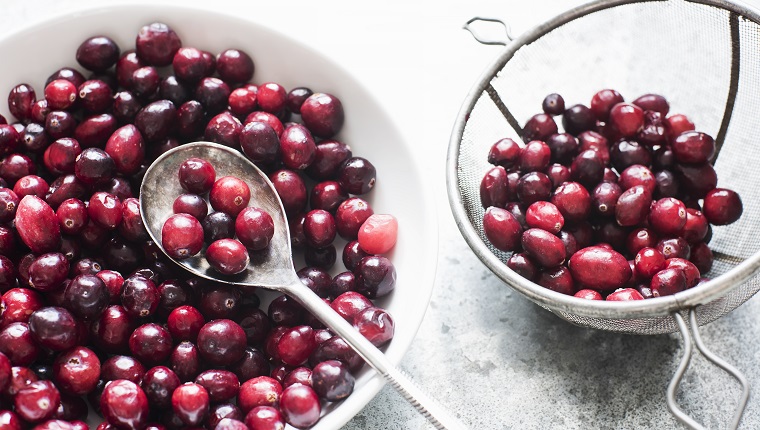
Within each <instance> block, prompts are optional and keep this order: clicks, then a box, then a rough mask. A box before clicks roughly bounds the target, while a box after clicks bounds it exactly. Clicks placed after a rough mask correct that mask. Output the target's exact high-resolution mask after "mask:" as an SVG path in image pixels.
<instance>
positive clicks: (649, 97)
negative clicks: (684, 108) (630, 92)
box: [633, 94, 670, 116]
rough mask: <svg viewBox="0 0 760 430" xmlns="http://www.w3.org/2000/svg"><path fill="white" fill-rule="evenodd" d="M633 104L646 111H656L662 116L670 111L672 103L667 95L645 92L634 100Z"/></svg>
mask: <svg viewBox="0 0 760 430" xmlns="http://www.w3.org/2000/svg"><path fill="white" fill-rule="evenodd" d="M633 104H635V105H636V106H638V107H640V108H641V109H643V110H645V111H648V110H649V111H656V112H658V113H660V114H662V116H666V115H667V114H668V111H670V105H669V104H668V101H667V100H666V99H665V97H663V96H661V95H659V94H644V95H643V96H641V97H639V98H637V99H636V100H634V101H633Z"/></svg>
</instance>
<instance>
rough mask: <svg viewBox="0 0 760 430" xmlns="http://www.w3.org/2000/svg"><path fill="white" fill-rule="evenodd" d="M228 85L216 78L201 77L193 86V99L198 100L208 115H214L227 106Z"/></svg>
mask: <svg viewBox="0 0 760 430" xmlns="http://www.w3.org/2000/svg"><path fill="white" fill-rule="evenodd" d="M230 92H231V91H230V87H229V85H227V84H226V83H225V82H224V81H222V80H221V79H217V78H203V79H201V81H200V82H199V83H198V85H197V86H196V87H195V100H197V101H199V102H200V103H201V104H202V105H203V107H205V108H206V112H207V113H208V114H209V115H216V114H218V113H220V112H222V111H223V110H224V109H225V108H227V100H228V99H229V97H230Z"/></svg>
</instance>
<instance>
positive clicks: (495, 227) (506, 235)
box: [357, 207, 523, 267]
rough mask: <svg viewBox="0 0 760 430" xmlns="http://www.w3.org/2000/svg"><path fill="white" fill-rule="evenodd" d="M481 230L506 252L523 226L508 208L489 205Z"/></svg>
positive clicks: (515, 242)
mask: <svg viewBox="0 0 760 430" xmlns="http://www.w3.org/2000/svg"><path fill="white" fill-rule="evenodd" d="M483 230H484V232H485V234H486V237H487V238H488V240H489V242H490V243H491V244H492V245H493V246H494V247H495V248H496V249H499V250H501V251H505V252H508V251H514V250H515V249H517V247H518V245H519V243H520V242H519V240H520V234H521V233H522V231H523V228H522V226H521V225H520V222H519V221H518V220H517V218H515V216H514V215H512V214H511V213H510V212H509V211H508V210H506V209H502V208H497V207H489V208H488V209H487V210H486V213H485V214H484V215H483ZM362 261H363V260H362ZM357 267H358V265H357Z"/></svg>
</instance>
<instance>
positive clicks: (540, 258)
mask: <svg viewBox="0 0 760 430" xmlns="http://www.w3.org/2000/svg"><path fill="white" fill-rule="evenodd" d="M522 247H523V249H525V251H526V252H527V253H528V255H530V256H531V257H532V258H533V259H534V260H535V261H536V262H538V263H539V264H540V265H542V266H543V267H556V266H559V265H560V264H562V263H563V262H564V261H565V244H564V243H563V242H562V240H561V239H560V238H558V237H557V236H555V235H553V234H551V233H549V232H548V231H545V230H541V229H537V228H531V229H528V230H526V231H525V232H524V233H523V234H522Z"/></svg>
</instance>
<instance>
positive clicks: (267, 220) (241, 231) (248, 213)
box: [235, 207, 274, 251]
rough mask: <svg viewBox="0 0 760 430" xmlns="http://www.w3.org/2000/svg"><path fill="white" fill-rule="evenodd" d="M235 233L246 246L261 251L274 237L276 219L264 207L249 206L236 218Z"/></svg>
mask: <svg viewBox="0 0 760 430" xmlns="http://www.w3.org/2000/svg"><path fill="white" fill-rule="evenodd" d="M235 234H236V235H237V238H238V240H239V241H240V243H242V244H243V245H245V247H246V248H249V249H252V250H254V251H260V250H262V249H265V248H266V247H268V246H269V242H270V241H271V240H272V238H273V237H274V220H273V219H272V216H271V215H269V213H267V212H266V211H264V210H263V209H260V208H254V207H247V208H245V209H243V210H242V211H241V212H240V213H239V214H238V215H237V218H236V219H235Z"/></svg>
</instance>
